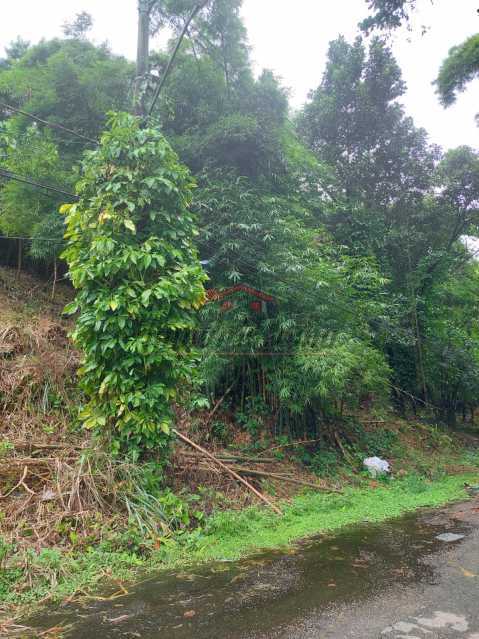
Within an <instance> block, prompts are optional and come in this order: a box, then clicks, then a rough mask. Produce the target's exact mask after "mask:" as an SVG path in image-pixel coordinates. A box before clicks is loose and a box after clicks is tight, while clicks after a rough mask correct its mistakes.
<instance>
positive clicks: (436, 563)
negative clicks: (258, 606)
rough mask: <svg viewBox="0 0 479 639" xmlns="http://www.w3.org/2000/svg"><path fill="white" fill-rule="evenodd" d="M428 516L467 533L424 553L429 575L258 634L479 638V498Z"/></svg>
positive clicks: (293, 638)
mask: <svg viewBox="0 0 479 639" xmlns="http://www.w3.org/2000/svg"><path fill="white" fill-rule="evenodd" d="M426 519H427V520H428V521H430V522H432V523H434V524H436V523H437V524H438V525H439V526H441V525H444V528H445V529H448V530H454V529H457V528H461V529H463V531H464V532H465V533H466V535H465V538H464V539H462V540H458V541H455V542H449V543H448V542H442V543H444V548H443V549H442V550H439V551H438V552H435V553H433V554H431V555H430V556H428V557H426V558H423V559H422V561H423V562H425V563H424V565H426V566H429V567H430V569H431V570H430V572H428V574H427V576H426V577H425V578H424V579H419V581H418V582H417V583H412V584H405V585H403V584H398V585H397V586H395V585H394V584H390V585H389V586H386V587H385V591H384V593H383V594H381V593H375V594H373V595H372V596H371V597H369V598H367V599H366V600H361V601H359V602H358V601H355V600H354V596H353V598H352V599H353V600H352V601H347V600H346V601H342V602H341V603H339V604H333V605H331V606H329V607H328V608H327V609H326V610H317V611H316V612H313V613H312V614H310V615H307V616H306V617H305V618H304V619H302V620H301V621H299V622H295V623H293V624H291V625H288V626H286V627H283V628H282V629H281V630H280V631H279V632H268V633H263V634H261V635H256V636H255V639H259V637H260V636H261V637H264V638H266V637H267V638H268V639H270V638H273V637H274V638H278V639H313V638H314V639H346V638H347V637H352V638H355V639H376V638H377V639H452V638H454V639H460V638H461V639H479V501H478V500H475V501H473V502H469V503H467V504H461V505H459V506H454V507H451V508H447V509H443V510H441V511H437V513H434V514H430V515H427V516H426ZM464 526H465V527H464ZM463 527H464V528H463ZM252 637H253V635H252Z"/></svg>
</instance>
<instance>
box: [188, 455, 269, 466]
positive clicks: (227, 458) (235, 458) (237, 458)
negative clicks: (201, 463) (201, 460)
mask: <svg viewBox="0 0 479 639" xmlns="http://www.w3.org/2000/svg"><path fill="white" fill-rule="evenodd" d="M187 456H188V457H189V456H190V455H187ZM191 457H192V458H195V459H196V455H191ZM216 459H221V461H224V462H238V463H242V462H251V463H252V464H254V463H259V464H274V463H276V462H277V461H278V460H277V459H275V458H274V457H247V456H246V455H234V454H231V455H228V454H226V453H222V454H218V455H216Z"/></svg>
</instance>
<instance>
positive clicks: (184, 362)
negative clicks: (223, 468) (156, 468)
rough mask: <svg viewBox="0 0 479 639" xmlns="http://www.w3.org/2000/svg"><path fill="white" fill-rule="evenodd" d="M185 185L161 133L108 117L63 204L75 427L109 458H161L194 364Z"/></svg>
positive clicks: (198, 293)
mask: <svg viewBox="0 0 479 639" xmlns="http://www.w3.org/2000/svg"><path fill="white" fill-rule="evenodd" d="M193 187H194V181H193V179H192V177H191V176H190V174H189V171H188V169H187V168H186V167H184V166H182V165H181V164H180V162H179V160H178V158H177V156H176V154H175V153H174V151H173V150H172V149H171V147H170V145H169V144H168V142H167V141H166V140H165V138H164V137H163V135H162V134H161V133H160V132H159V131H158V129H155V128H146V129H142V128H140V123H139V120H138V119H137V118H135V117H134V116H131V115H129V114H126V113H118V114H111V115H110V118H109V126H108V129H107V131H106V132H105V133H104V135H103V136H102V139H101V144H100V146H99V147H98V148H97V149H96V150H94V151H91V152H89V153H88V154H87V156H86V158H85V160H84V163H83V177H82V179H81V180H80V181H79V183H78V185H77V193H78V195H79V196H80V199H79V201H78V202H77V203H76V204H73V205H65V206H64V207H62V212H63V213H65V214H66V222H67V233H66V238H67V248H66V250H65V252H64V254H63V256H64V257H65V258H66V260H67V262H68V264H69V268H70V274H71V277H72V281H73V285H74V286H75V288H76V289H78V293H77V296H76V299H75V301H74V302H73V303H72V304H70V305H69V306H67V308H66V312H68V313H76V312H78V313H79V315H78V319H77V322H76V327H75V330H74V332H73V339H74V341H75V343H76V345H77V346H78V347H80V349H81V350H82V352H83V362H82V366H81V368H80V371H79V374H80V380H81V382H80V383H81V387H82V389H83V391H84V393H85V397H86V401H85V405H84V406H83V407H82V409H81V411H80V418H81V421H82V423H83V425H84V427H86V428H89V429H92V430H94V431H95V432H96V433H97V434H99V435H100V436H101V437H102V438H103V439H108V440H109V442H110V444H111V447H112V450H113V452H114V453H116V454H118V453H128V454H129V455H131V456H132V457H133V458H138V457H140V456H141V455H143V454H144V453H145V452H146V451H149V450H152V449H156V450H158V449H160V450H161V451H162V452H163V453H166V450H167V448H168V443H169V440H170V429H171V425H172V419H173V413H172V408H171V407H172V402H173V401H174V399H175V396H176V392H177V388H178V385H179V384H180V383H181V382H183V381H185V380H188V378H189V377H190V374H191V372H192V367H193V366H194V361H195V358H194V351H193V349H192V346H191V332H192V330H193V328H194V327H195V324H196V312H195V311H196V310H197V309H198V308H200V307H201V305H202V304H203V303H204V300H205V292H204V288H203V283H204V281H205V279H206V276H205V275H204V273H203V271H202V268H201V265H200V263H199V259H198V255H197V251H196V248H195V246H194V241H193V239H194V237H195V235H197V233H198V232H197V229H196V225H195V220H194V217H193V215H192V213H191V212H190V210H189V206H190V202H191V193H192V189H193Z"/></svg>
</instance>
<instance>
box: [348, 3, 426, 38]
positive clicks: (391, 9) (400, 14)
mask: <svg viewBox="0 0 479 639" xmlns="http://www.w3.org/2000/svg"><path fill="white" fill-rule="evenodd" d="M366 2H367V4H368V9H369V11H372V12H373V14H372V15H370V16H368V17H367V18H366V19H365V20H363V21H362V22H361V24H360V27H361V29H362V30H363V31H365V32H366V33H370V32H371V31H374V30H375V29H378V30H392V29H397V28H398V27H400V26H401V25H402V24H403V23H404V22H408V20H409V17H410V15H411V12H412V11H413V10H414V8H415V6H416V0H366Z"/></svg>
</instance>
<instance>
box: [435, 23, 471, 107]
mask: <svg viewBox="0 0 479 639" xmlns="http://www.w3.org/2000/svg"><path fill="white" fill-rule="evenodd" d="M478 76H479V34H476V35H473V36H471V37H470V38H468V39H467V40H466V41H465V42H463V43H462V44H460V45H458V46H456V47H453V48H452V49H451V50H450V51H449V55H448V56H447V58H446V59H445V60H444V62H443V63H442V65H441V68H440V70H439V75H438V78H437V80H436V85H437V92H438V94H439V99H440V100H441V103H442V104H443V106H445V107H448V106H451V104H453V103H454V102H455V101H456V98H457V94H458V93H461V92H462V91H464V90H465V88H466V86H467V84H469V82H471V80H474V78H477V77H478Z"/></svg>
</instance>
